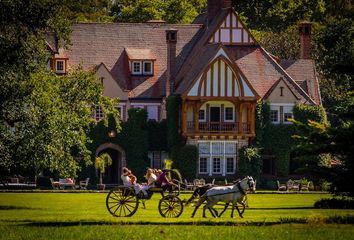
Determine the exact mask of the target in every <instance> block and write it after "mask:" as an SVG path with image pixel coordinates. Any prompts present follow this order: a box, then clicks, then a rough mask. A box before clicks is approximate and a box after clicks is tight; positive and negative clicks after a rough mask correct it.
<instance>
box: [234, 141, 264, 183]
mask: <svg viewBox="0 0 354 240" xmlns="http://www.w3.org/2000/svg"><path fill="white" fill-rule="evenodd" d="M260 151H261V149H260V148H255V147H242V148H241V149H240V162H239V175H240V176H252V177H253V178H254V179H257V180H260V177H261V170H262V157H261V154H260Z"/></svg>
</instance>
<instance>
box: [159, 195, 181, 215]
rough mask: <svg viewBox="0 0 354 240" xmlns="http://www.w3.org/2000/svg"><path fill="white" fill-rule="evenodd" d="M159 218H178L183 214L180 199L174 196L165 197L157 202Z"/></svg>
mask: <svg viewBox="0 0 354 240" xmlns="http://www.w3.org/2000/svg"><path fill="white" fill-rule="evenodd" d="M159 212H160V214H161V216H163V217H167V218H173V217H174V218H178V217H179V216H180V215H181V214H182V212H183V204H182V201H181V199H179V198H178V197H176V196H165V197H163V198H162V199H161V200H160V202H159Z"/></svg>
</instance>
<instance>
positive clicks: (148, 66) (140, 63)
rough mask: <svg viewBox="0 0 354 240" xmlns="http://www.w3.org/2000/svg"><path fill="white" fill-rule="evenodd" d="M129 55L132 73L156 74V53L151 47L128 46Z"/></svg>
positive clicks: (142, 74)
mask: <svg viewBox="0 0 354 240" xmlns="http://www.w3.org/2000/svg"><path fill="white" fill-rule="evenodd" d="M125 51H126V53H127V57H128V60H129V65H130V72H131V74H132V75H141V76H150V75H154V61H156V56H155V54H154V53H153V52H152V51H151V49H135V48H126V49H125Z"/></svg>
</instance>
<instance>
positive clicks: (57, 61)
mask: <svg viewBox="0 0 354 240" xmlns="http://www.w3.org/2000/svg"><path fill="white" fill-rule="evenodd" d="M59 62H62V63H63V70H58V63H59ZM55 72H56V73H65V60H63V59H56V60H55Z"/></svg>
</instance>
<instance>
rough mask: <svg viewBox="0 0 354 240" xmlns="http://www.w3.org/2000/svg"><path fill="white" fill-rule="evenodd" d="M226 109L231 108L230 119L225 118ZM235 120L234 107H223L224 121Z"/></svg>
mask: <svg viewBox="0 0 354 240" xmlns="http://www.w3.org/2000/svg"><path fill="white" fill-rule="evenodd" d="M226 109H231V113H232V119H226ZM234 121H235V108H234V107H232V106H226V107H224V122H234Z"/></svg>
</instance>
